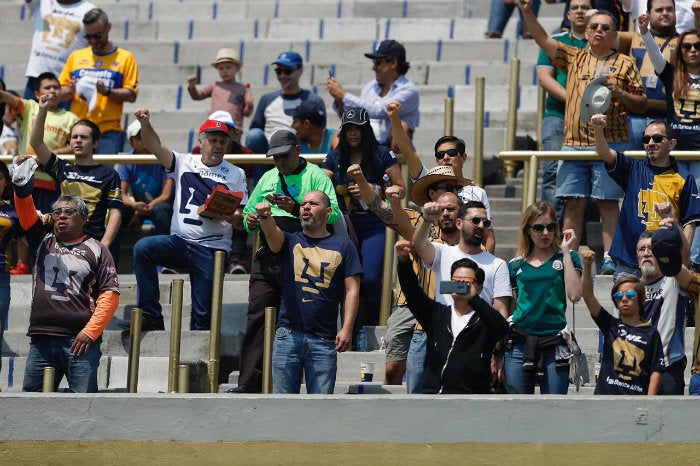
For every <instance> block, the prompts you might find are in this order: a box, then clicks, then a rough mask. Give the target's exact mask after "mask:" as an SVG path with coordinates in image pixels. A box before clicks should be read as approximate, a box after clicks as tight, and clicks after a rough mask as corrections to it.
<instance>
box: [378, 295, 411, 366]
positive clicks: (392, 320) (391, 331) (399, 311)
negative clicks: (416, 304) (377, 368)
mask: <svg viewBox="0 0 700 466" xmlns="http://www.w3.org/2000/svg"><path fill="white" fill-rule="evenodd" d="M415 326H416V318H415V317H413V314H411V311H410V310H409V309H408V308H407V307H404V306H396V307H394V309H392V311H391V315H390V316H389V320H387V322H386V332H385V333H384V342H385V343H386V362H393V361H405V360H406V358H407V356H408V347H409V346H410V345H411V338H412V337H413V329H414V328H415Z"/></svg>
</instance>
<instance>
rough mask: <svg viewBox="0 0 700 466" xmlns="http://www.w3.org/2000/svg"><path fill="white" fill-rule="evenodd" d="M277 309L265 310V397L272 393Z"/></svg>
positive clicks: (263, 390)
mask: <svg viewBox="0 0 700 466" xmlns="http://www.w3.org/2000/svg"><path fill="white" fill-rule="evenodd" d="M276 317H277V309H276V308H274V307H266V308H265V330H264V332H265V333H264V335H263V336H264V343H263V373H262V392H263V394H265V395H269V394H270V393H272V345H273V343H274V341H275V321H276V320H277V319H276Z"/></svg>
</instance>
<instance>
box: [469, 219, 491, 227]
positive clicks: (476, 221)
mask: <svg viewBox="0 0 700 466" xmlns="http://www.w3.org/2000/svg"><path fill="white" fill-rule="evenodd" d="M465 220H469V221H470V222H472V225H474V226H479V224H480V223H481V222H484V228H488V227H490V226H491V220H489V219H488V218H482V217H467V218H466V219H465Z"/></svg>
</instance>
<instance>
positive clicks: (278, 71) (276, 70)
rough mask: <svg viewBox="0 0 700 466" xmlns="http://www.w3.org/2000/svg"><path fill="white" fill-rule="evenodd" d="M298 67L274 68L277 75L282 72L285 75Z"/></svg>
mask: <svg viewBox="0 0 700 466" xmlns="http://www.w3.org/2000/svg"><path fill="white" fill-rule="evenodd" d="M298 69H299V68H275V73H276V74H277V76H279V75H281V74H283V75H285V76H289V75H290V74H292V73H294V72H295V71H296V70H298Z"/></svg>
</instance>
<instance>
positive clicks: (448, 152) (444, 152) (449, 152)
mask: <svg viewBox="0 0 700 466" xmlns="http://www.w3.org/2000/svg"><path fill="white" fill-rule="evenodd" d="M446 155H449V156H450V157H457V156H458V155H459V151H458V150H457V149H447V150H441V151H437V152H435V158H436V159H438V160H442V159H444V158H445V156H446Z"/></svg>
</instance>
